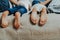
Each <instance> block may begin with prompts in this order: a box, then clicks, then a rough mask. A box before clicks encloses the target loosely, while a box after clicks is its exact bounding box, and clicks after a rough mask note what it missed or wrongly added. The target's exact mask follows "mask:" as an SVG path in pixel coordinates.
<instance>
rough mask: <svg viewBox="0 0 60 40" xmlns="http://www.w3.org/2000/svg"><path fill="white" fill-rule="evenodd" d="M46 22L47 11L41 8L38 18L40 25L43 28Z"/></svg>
mask: <svg viewBox="0 0 60 40" xmlns="http://www.w3.org/2000/svg"><path fill="white" fill-rule="evenodd" d="M46 22H47V11H46V8H43V9H42V11H41V16H40V22H39V23H40V25H41V26H43V25H44V24H45V23H46Z"/></svg>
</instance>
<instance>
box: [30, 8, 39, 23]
mask: <svg viewBox="0 0 60 40" xmlns="http://www.w3.org/2000/svg"><path fill="white" fill-rule="evenodd" d="M30 20H31V22H32V23H33V24H37V23H38V19H37V10H36V8H33V10H32V13H31V14H30Z"/></svg>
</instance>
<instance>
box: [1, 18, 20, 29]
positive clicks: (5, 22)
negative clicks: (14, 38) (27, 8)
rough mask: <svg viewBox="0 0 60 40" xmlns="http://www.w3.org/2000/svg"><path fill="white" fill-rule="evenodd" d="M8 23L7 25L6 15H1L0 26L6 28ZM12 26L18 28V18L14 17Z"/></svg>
mask: <svg viewBox="0 0 60 40" xmlns="http://www.w3.org/2000/svg"><path fill="white" fill-rule="evenodd" d="M8 25H9V22H8V19H7V18H6V17H5V18H4V17H3V18H2V21H1V26H2V28H6V27H7V26H8ZM13 27H14V28H15V29H18V28H19V27H20V20H19V19H14V21H13Z"/></svg>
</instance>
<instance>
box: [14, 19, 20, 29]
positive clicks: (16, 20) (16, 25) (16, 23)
mask: <svg viewBox="0 0 60 40" xmlns="http://www.w3.org/2000/svg"><path fill="white" fill-rule="evenodd" d="M13 26H14V28H15V29H18V28H19V27H20V20H18V19H14V23H13Z"/></svg>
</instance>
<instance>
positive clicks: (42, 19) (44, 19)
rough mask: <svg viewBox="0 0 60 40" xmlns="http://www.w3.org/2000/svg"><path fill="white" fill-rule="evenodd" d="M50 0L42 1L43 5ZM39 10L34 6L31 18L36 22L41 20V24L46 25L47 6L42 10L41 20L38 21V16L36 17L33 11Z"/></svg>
mask: <svg viewBox="0 0 60 40" xmlns="http://www.w3.org/2000/svg"><path fill="white" fill-rule="evenodd" d="M49 2H50V0H46V1H45V2H41V3H40V4H42V5H46V4H47V3H49ZM34 11H35V12H37V10H36V9H34V8H33V10H32V13H31V15H30V19H31V22H33V23H34V24H37V23H38V22H39V25H44V24H45V23H46V21H47V12H46V8H43V9H42V10H41V16H40V20H39V21H38V20H37V18H36V17H34V16H33V15H32V14H33V12H34Z"/></svg>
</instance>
